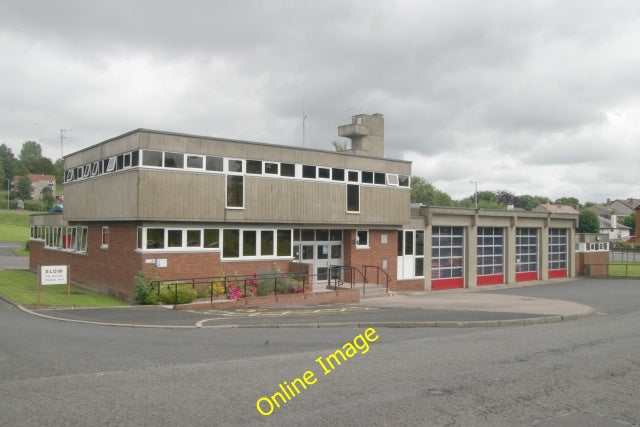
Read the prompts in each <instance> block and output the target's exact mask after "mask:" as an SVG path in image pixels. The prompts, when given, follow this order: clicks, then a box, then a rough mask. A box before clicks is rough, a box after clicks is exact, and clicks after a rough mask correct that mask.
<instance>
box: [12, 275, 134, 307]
mask: <svg viewBox="0 0 640 427" xmlns="http://www.w3.org/2000/svg"><path fill="white" fill-rule="evenodd" d="M37 284H38V277H37V275H36V274H35V273H32V272H30V271H12V270H0V295H2V296H3V297H5V298H7V299H9V300H11V301H14V302H16V303H18V304H21V305H23V306H25V307H35V306H36V305H37V302H38V294H37ZM40 305H41V306H42V307H66V306H67V285H54V286H41V287H40ZM71 305H72V306H73V307H113V306H124V305H128V304H126V303H124V302H122V301H120V300H117V299H114V298H111V297H108V296H106V295H102V294H98V293H95V292H91V291H87V290H85V289H81V288H77V287H75V286H71Z"/></svg>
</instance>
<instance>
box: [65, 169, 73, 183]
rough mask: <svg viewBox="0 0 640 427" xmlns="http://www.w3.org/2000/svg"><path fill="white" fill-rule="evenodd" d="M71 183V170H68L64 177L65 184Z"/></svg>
mask: <svg viewBox="0 0 640 427" xmlns="http://www.w3.org/2000/svg"><path fill="white" fill-rule="evenodd" d="M71 181H73V169H69V170H68V171H67V175H66V182H71Z"/></svg>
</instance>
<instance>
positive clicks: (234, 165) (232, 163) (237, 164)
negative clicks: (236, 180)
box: [227, 159, 242, 173]
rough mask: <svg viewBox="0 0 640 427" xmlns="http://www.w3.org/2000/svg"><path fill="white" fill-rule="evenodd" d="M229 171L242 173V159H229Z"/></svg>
mask: <svg viewBox="0 0 640 427" xmlns="http://www.w3.org/2000/svg"><path fill="white" fill-rule="evenodd" d="M227 172H230V173H242V160H234V159H229V160H227Z"/></svg>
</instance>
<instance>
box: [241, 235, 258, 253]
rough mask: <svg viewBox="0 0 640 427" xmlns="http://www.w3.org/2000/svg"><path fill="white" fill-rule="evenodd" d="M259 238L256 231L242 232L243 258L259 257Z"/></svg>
mask: <svg viewBox="0 0 640 427" xmlns="http://www.w3.org/2000/svg"><path fill="white" fill-rule="evenodd" d="M257 244H258V237H257V234H256V230H243V231H242V256H245V257H253V256H256V255H257V249H258V248H257Z"/></svg>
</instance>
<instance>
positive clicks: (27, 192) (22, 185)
mask: <svg viewBox="0 0 640 427" xmlns="http://www.w3.org/2000/svg"><path fill="white" fill-rule="evenodd" d="M32 193H33V186H32V185H31V181H29V178H27V177H26V176H21V177H20V178H19V179H18V184H17V185H16V197H17V198H18V199H21V200H29V199H31V194H32Z"/></svg>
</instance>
